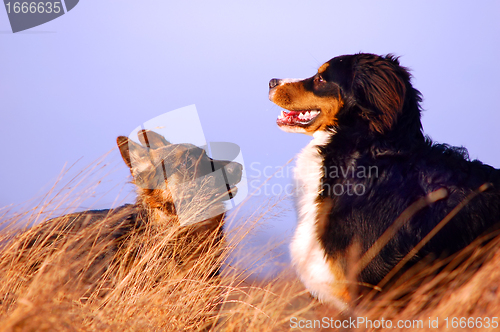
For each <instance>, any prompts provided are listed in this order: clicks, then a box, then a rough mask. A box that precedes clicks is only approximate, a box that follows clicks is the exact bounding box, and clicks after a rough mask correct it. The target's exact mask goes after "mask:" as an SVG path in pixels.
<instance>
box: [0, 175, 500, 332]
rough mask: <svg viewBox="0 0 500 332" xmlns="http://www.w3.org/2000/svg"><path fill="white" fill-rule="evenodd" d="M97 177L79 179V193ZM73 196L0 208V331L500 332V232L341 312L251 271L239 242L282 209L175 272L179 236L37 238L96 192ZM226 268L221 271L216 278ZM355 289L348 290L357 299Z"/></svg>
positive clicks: (286, 277) (107, 226) (105, 231)
mask: <svg viewBox="0 0 500 332" xmlns="http://www.w3.org/2000/svg"><path fill="white" fill-rule="evenodd" d="M94 170H95V169H94V168H89V169H88V170H87V171H86V172H84V174H83V175H80V177H81V180H78V182H79V183H82V184H83V185H82V186H83V187H84V184H85V183H87V182H86V181H88V179H89V178H90V177H88V175H89V174H91V173H92V172H93V171H94ZM86 179H87V180H86ZM69 183H74V180H71V181H70V182H69ZM82 186H80V188H82ZM69 187H71V188H72V189H71V190H55V189H54V188H55V187H54V188H52V189H51V190H50V191H49V194H48V195H47V196H46V197H45V198H44V199H42V200H41V203H40V204H35V206H34V207H32V208H27V209H26V210H24V211H23V212H22V213H19V212H16V213H14V212H12V211H9V210H8V209H3V210H0V218H1V223H2V225H3V226H4V227H5V228H4V230H3V231H2V233H1V236H0V243H2V251H1V253H0V330H1V331H183V330H187V331H210V330H212V331H289V330H296V331H299V330H304V331H308V330H310V331H318V330H329V329H328V328H326V327H327V325H326V324H325V321H328V322H330V323H329V324H331V325H335V324H334V323H333V322H334V320H335V319H337V320H339V322H340V321H341V320H346V321H347V320H349V319H350V320H356V321H358V320H360V321H362V320H363V319H366V320H371V321H372V323H371V324H372V325H369V324H367V323H366V324H360V325H356V326H357V327H358V328H359V330H383V328H377V324H380V320H381V319H382V318H383V319H384V320H385V321H387V320H391V324H392V325H391V326H390V327H389V326H387V324H386V325H385V327H386V328H387V330H398V329H395V327H397V326H396V324H397V323H398V322H403V325H402V326H403V328H401V329H399V330H405V331H406V330H417V331H427V330H431V328H429V324H430V323H429V322H430V321H432V324H433V325H432V327H433V328H432V330H457V329H459V328H460V326H462V327H463V326H465V327H466V328H468V329H470V330H481V331H493V330H497V329H498V328H495V326H496V325H495V324H494V319H493V317H498V316H500V300H499V299H500V289H499V285H500V253H499V250H498V248H499V247H500V236H498V234H497V233H494V234H491V235H490V236H489V237H487V238H483V239H480V240H478V241H476V242H475V243H473V244H471V245H470V246H469V247H467V248H466V249H464V250H463V251H462V252H460V253H458V254H457V255H455V256H453V257H451V258H449V259H447V260H444V261H432V260H429V261H425V262H423V263H422V264H421V265H418V266H415V267H414V268H413V269H412V270H410V271H408V272H406V273H405V274H404V275H403V276H402V277H401V278H399V279H398V280H397V281H396V282H395V283H393V284H391V287H390V288H388V289H387V291H386V292H385V293H384V294H383V295H380V296H375V297H372V294H373V293H377V292H378V291H375V290H374V291H373V292H372V293H368V295H366V296H365V297H364V298H362V299H360V300H358V301H357V302H356V304H353V305H352V306H351V309H349V310H348V311H345V312H343V313H340V312H339V311H338V310H337V309H336V308H333V307H329V306H327V305H324V304H320V303H318V302H317V301H316V300H314V299H312V298H311V297H310V296H309V294H308V293H307V291H306V290H305V289H304V287H303V286H302V285H301V283H300V282H299V281H298V280H297V278H296V277H295V274H294V272H293V271H292V270H291V269H290V268H285V269H283V271H282V272H281V273H280V274H279V275H277V276H274V277H272V278H268V279H263V278H256V277H255V276H254V275H253V274H252V271H250V270H248V266H249V265H252V264H253V263H252V262H257V261H259V260H260V259H261V258H263V257H265V256H266V254H267V253H266V250H263V249H259V248H256V249H255V250H249V249H248V246H242V243H243V241H244V240H245V238H246V237H247V236H249V234H251V233H252V232H253V230H255V229H256V228H257V227H259V225H260V224H261V223H262V222H263V220H265V219H266V218H269V216H271V217H272V216H274V215H275V214H276V213H279V204H280V201H279V199H277V200H276V202H274V203H270V204H269V205H267V206H263V207H261V208H260V209H258V210H257V211H256V212H254V213H253V214H252V215H250V216H246V217H242V219H243V220H239V221H238V223H237V224H238V225H241V226H239V227H232V228H230V230H229V231H227V232H226V233H225V239H224V240H225V241H224V242H223V243H224V245H223V246H221V245H217V244H213V245H211V244H210V243H209V247H210V250H208V251H206V252H204V253H203V255H199V256H197V257H196V259H195V260H191V261H190V263H189V264H185V262H183V263H182V264H179V263H178V261H177V260H176V259H173V257H183V256H182V252H183V250H185V247H186V246H187V244H186V242H183V241H182V240H179V236H178V235H179V234H180V232H182V229H180V227H169V228H166V229H165V230H161V231H155V232H153V231H151V230H149V229H147V228H146V230H145V231H142V232H140V233H139V232H135V233H134V232H132V233H131V234H130V237H129V238H128V240H127V241H124V242H122V244H121V247H120V248H116V247H113V246H115V244H116V241H115V240H116V236H114V235H113V236H111V235H110V234H114V233H113V232H115V231H118V230H119V228H120V227H122V224H121V218H120V215H114V216H110V217H109V218H106V219H103V220H101V221H98V222H96V223H92V224H90V225H87V226H86V227H72V226H68V224H67V220H65V219H64V218H63V219H58V220H57V221H56V222H52V223H51V224H50V225H49V226H45V227H44V228H43V232H41V231H40V228H39V227H37V226H35V227H31V228H29V227H28V226H30V225H33V224H40V223H41V222H43V221H46V220H48V219H51V218H53V217H55V216H56V212H53V211H57V214H63V213H61V211H63V212H64V213H68V212H72V211H69V210H64V209H62V207H64V206H78V202H79V201H80V200H81V199H82V196H83V194H82V193H84V192H87V191H88V190H87V189H85V188H84V189H75V188H78V186H73V185H71V186H69V185H68V183H66V184H63V185H62V187H61V188H63V189H64V188H66V189H68V188H69ZM276 211H278V212H276ZM228 222H233V221H232V220H228ZM20 225H25V229H24V230H22V231H20V228H19V227H20ZM14 226H15V227H14ZM172 252H173V253H175V254H172ZM353 257H354V256H353ZM218 265H221V266H222V272H221V274H220V275H219V276H217V277H214V276H213V274H212V273H211V271H213V268H214V266H218ZM254 265H255V264H254ZM253 269H254V270H258V266H254V267H253ZM351 277H352V279H354V277H353V276H351ZM359 287H362V286H361V285H358V284H357V283H356V282H352V287H351V288H352V292H353V294H357V289H358V288H359ZM462 317H464V318H465V322H466V325H463V324H464V320H463V319H462V320H460V319H461V318H462ZM486 317H488V318H489V321H488V323H487V322H486V320H487V319H486ZM330 318H331V319H332V320H330ZM436 318H437V319H438V322H437V325H435V320H436ZM454 318H457V319H455V320H454ZM471 318H472V320H471ZM446 319H448V321H446ZM497 320H498V319H497ZM420 321H421V322H422V324H423V325H422V326H420V325H418V324H419V322H420ZM377 322H379V323H377ZM461 324H462V325H461ZM405 325H406V327H404V326H405ZM479 325H481V327H479ZM300 327H302V328H300ZM309 327H311V328H309ZM350 327H351V328H352V325H351V326H350ZM344 330H346V329H344ZM347 330H348V329H347Z"/></svg>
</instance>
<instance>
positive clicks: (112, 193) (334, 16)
mask: <svg viewBox="0 0 500 332" xmlns="http://www.w3.org/2000/svg"><path fill="white" fill-rule="evenodd" d="M499 17H500V2H499V1H480V2H473V1H460V2H458V1H418V2H417V1H414V2H411V3H410V2H408V1H376V2H375V1H274V0H273V1H266V2H264V1H251V2H250V1H247V2H237V1H227V2H217V1H158V0H157V1H129V0H121V1H109V0H99V1H91V0H81V1H80V2H79V4H78V5H77V6H76V7H75V8H74V9H73V10H71V11H70V12H69V13H67V14H65V15H63V16H61V17H59V18H57V19H55V20H54V21H51V22H48V23H46V24H44V25H41V26H38V27H35V28H32V29H30V30H27V31H26V32H20V33H16V34H12V32H11V30H10V26H9V23H8V18H7V14H6V11H5V10H3V9H0V121H1V122H0V123H1V124H2V130H0V141H1V142H2V147H1V150H0V154H1V157H0V186H1V190H0V206H5V205H10V204H20V203H22V202H25V201H27V200H29V199H31V198H33V197H37V196H39V195H41V194H43V193H44V192H46V191H47V189H48V188H50V186H51V185H52V184H53V183H54V181H55V179H56V178H57V176H58V175H59V173H60V172H61V169H62V168H63V166H64V165H65V163H68V164H69V165H71V164H73V163H75V162H77V161H78V163H77V165H75V169H76V170H81V169H83V168H84V167H85V166H86V165H88V164H89V163H91V162H92V161H93V160H95V159H97V158H99V157H100V156H102V155H103V154H105V153H106V152H108V151H110V150H111V149H113V148H114V147H115V139H116V137H117V136H119V135H128V134H129V133H130V132H131V131H132V130H133V129H134V128H136V127H137V126H139V125H140V124H141V123H144V122H146V121H148V120H150V119H152V118H155V117H157V116H159V115H161V114H163V113H165V112H168V111H172V110H175V109H178V108H181V107H184V106H188V105H192V104H195V105H196V108H197V110H198V113H199V117H200V121H201V123H202V127H203V130H204V133H205V136H206V139H207V141H226V142H234V143H236V144H238V145H239V146H240V147H241V151H242V154H243V157H244V160H245V166H246V171H247V176H248V181H249V182H251V181H253V186H255V185H258V184H260V183H262V181H263V180H264V176H263V174H262V173H263V171H264V169H265V170H266V171H267V174H271V173H273V172H274V171H275V170H276V168H277V167H279V166H281V165H283V164H285V163H286V162H287V161H288V160H289V159H290V158H292V157H293V156H294V155H295V154H297V153H298V152H299V151H300V149H301V148H302V147H303V146H305V145H306V144H307V142H308V141H309V139H310V138H309V137H307V136H303V135H298V134H289V133H285V132H282V131H280V130H279V129H278V128H277V126H276V125H275V120H276V117H277V116H278V114H279V112H280V109H279V108H278V107H277V106H274V105H273V104H272V103H271V102H270V101H269V100H268V82H269V79H271V78H274V77H277V78H298V77H309V76H311V75H313V74H314V73H315V71H316V70H317V68H318V67H319V66H320V65H321V64H322V63H323V62H325V61H327V60H329V59H330V58H332V57H334V56H337V55H341V54H349V53H355V52H360V51H362V52H371V53H378V54H386V53H395V54H397V55H400V56H401V60H400V61H401V63H402V64H403V65H405V66H407V67H409V68H411V69H412V72H413V75H414V80H413V82H414V85H415V86H416V88H417V89H419V90H420V91H421V92H422V93H423V96H424V104H423V106H424V109H425V113H424V115H423V125H424V130H425V132H426V134H428V135H430V136H431V137H432V138H433V139H434V140H436V141H438V142H446V143H449V144H452V145H464V146H465V147H467V148H468V149H469V153H470V155H471V157H472V158H478V159H480V160H482V161H484V162H486V163H489V164H491V165H493V166H495V167H497V168H499V167H500V148H499V143H500V127H499V124H500V105H499V104H500V103H499V102H498V97H499V96H500V79H499V78H500V43H499V39H500V20H499ZM109 160H111V161H112V162H114V164H113V165H114V166H112V167H111V171H107V172H108V173H110V172H111V174H109V175H108V176H107V177H106V180H105V181H103V184H102V185H101V186H100V187H99V188H100V189H99V190H98V193H99V194H95V195H94V196H95V197H94V198H92V197H91V198H90V199H89V200H86V201H85V202H84V204H83V205H82V206H81V208H82V209H83V208H106V207H110V206H112V205H116V204H118V202H125V201H128V202H131V201H133V199H134V195H133V194H130V193H131V192H132V190H133V187H132V185H130V184H126V182H127V181H129V180H130V178H129V172H128V169H126V167H125V166H124V165H123V163H122V162H121V159H120V157H119V154H118V152H117V149H115V150H113V152H112V153H111V155H110V157H109ZM266 167H267V168H266ZM288 173H289V172H284V173H283V174H282V176H281V177H280V178H278V179H275V180H273V181H272V182H270V185H273V184H275V183H276V184H278V185H277V186H275V187H274V188H275V193H278V191H279V188H285V185H286V184H288V183H290V182H291V179H290V177H289V176H288ZM259 174H260V176H259ZM249 187H250V188H249V189H250V191H252V185H250V186H249ZM267 188H268V189H269V191H268V193H270V190H271V188H272V187H270V186H267ZM263 189H265V188H263ZM120 192H121V196H120V197H121V198H120V199H118V200H116V197H117V195H118V194H119V193H120ZM104 193H106V194H105V195H104V196H103V194H104ZM127 193H128V195H127ZM270 197H275V195H272V194H271V193H270V194H269V195H265V192H264V191H263V190H262V191H261V192H260V194H259V195H255V197H253V198H252V200H251V201H250V202H249V204H248V206H257V205H259V204H260V203H261V202H263V201H266V200H267V199H269V198H270ZM97 198H99V199H98V200H97ZM283 206H284V208H285V209H288V212H285V213H284V214H282V215H281V216H280V217H276V218H269V219H268V220H267V222H268V227H266V228H265V230H264V231H263V232H262V233H261V234H260V240H259V241H262V242H265V241H267V239H268V238H269V237H272V236H287V235H289V234H291V231H292V229H293V227H294V225H295V216H294V213H293V211H292V207H291V204H290V202H288V203H284V205H283ZM248 210H249V209H248V208H247V209H245V208H242V213H244V212H245V211H248Z"/></svg>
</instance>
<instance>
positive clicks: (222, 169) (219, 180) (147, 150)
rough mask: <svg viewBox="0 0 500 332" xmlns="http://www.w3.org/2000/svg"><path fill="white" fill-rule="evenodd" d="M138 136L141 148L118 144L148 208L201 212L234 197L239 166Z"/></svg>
mask: <svg viewBox="0 0 500 332" xmlns="http://www.w3.org/2000/svg"><path fill="white" fill-rule="evenodd" d="M138 136H139V141H140V142H141V144H142V146H141V145H139V144H137V143H135V142H133V141H131V140H130V139H128V138H127V137H125V136H120V137H118V138H117V143H118V147H119V149H120V153H121V155H122V158H123V160H124V161H125V164H127V166H128V167H129V168H130V172H131V173H132V176H133V179H134V184H135V185H136V186H137V187H138V191H139V196H140V197H139V198H140V199H142V200H143V202H144V203H145V204H147V205H148V206H149V207H153V208H162V207H163V208H165V210H169V211H172V210H173V211H172V212H175V213H177V214H179V213H181V212H180V211H179V207H181V208H186V209H191V210H192V209H194V208H195V207H192V206H194V205H197V207H198V208H199V209H200V210H203V209H207V208H208V207H210V206H213V205H214V204H215V203H218V202H221V201H223V200H227V199H230V198H232V197H233V196H234V195H236V192H237V188H236V184H237V183H238V182H240V180H241V175H242V168H243V167H242V165H241V164H239V163H236V162H230V161H225V160H215V159H212V158H210V157H208V156H207V154H206V151H205V150H203V149H201V148H199V147H197V146H195V145H192V144H171V143H170V142H168V141H167V140H166V139H165V138H164V137H163V136H161V135H159V134H157V133H155V132H152V131H146V130H141V131H140V132H139V133H138ZM192 203H196V204H192ZM198 203H200V204H201V206H200V204H198ZM173 204H175V209H173ZM190 206H191V207H190ZM190 213H191V214H193V213H195V212H193V211H191V212H190Z"/></svg>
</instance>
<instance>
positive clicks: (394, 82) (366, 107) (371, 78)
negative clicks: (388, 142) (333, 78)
mask: <svg viewBox="0 0 500 332" xmlns="http://www.w3.org/2000/svg"><path fill="white" fill-rule="evenodd" d="M409 76H410V75H409V73H408V72H407V71H406V69H405V68H403V67H401V66H400V65H399V61H398V60H397V58H396V57H393V56H391V55H388V56H387V57H385V58H382V57H378V58H377V59H361V60H360V61H359V62H358V63H357V64H356V65H355V67H354V81H353V86H352V91H353V94H354V98H355V100H356V104H357V105H358V106H359V107H360V108H361V112H362V116H363V117H364V118H365V119H367V120H368V121H369V122H370V128H371V129H372V130H373V131H375V132H378V133H380V134H384V133H386V132H387V131H389V130H390V129H391V128H392V127H393V125H394V124H395V122H396V120H397V118H398V116H399V114H400V113H401V112H402V110H403V105H404V101H405V94H406V81H407V80H409Z"/></svg>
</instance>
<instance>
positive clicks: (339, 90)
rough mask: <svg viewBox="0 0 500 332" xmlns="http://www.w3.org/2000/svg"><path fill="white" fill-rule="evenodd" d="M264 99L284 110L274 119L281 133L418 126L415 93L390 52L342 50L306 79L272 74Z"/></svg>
mask: <svg viewBox="0 0 500 332" xmlns="http://www.w3.org/2000/svg"><path fill="white" fill-rule="evenodd" d="M269 99H270V100H271V101H272V102H274V103H275V104H277V105H278V106H280V107H282V108H284V109H285V110H286V111H282V112H281V115H280V116H279V117H278V120H277V124H278V126H279V127H280V128H281V129H283V130H284V131H287V132H298V133H305V134H309V135H312V134H313V133H314V132H316V131H319V130H326V129H327V128H340V127H342V126H346V125H347V126H358V128H364V130H366V131H367V133H368V132H370V133H374V134H382V135H385V134H387V133H389V132H391V131H393V130H394V129H395V127H396V126H398V127H399V128H400V129H401V130H416V131H418V132H420V131H421V124H420V107H419V102H420V101H421V98H420V93H419V92H418V91H417V90H415V89H414V88H413V87H412V86H411V83H410V74H409V72H408V70H407V69H406V68H405V67H402V66H401V65H400V64H399V61H398V59H397V58H396V57H394V56H392V55H387V56H378V55H374V54H366V53H360V54H354V55H343V56H339V57H336V58H333V59H331V60H330V61H328V62H326V63H325V64H323V65H322V66H321V67H320V68H319V69H318V72H317V73H316V74H315V75H314V76H312V77H310V78H306V79H303V80H290V79H272V80H271V81H270V82H269Z"/></svg>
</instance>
